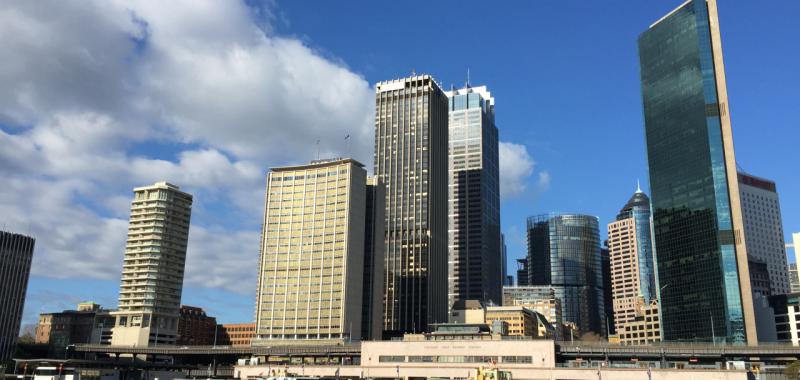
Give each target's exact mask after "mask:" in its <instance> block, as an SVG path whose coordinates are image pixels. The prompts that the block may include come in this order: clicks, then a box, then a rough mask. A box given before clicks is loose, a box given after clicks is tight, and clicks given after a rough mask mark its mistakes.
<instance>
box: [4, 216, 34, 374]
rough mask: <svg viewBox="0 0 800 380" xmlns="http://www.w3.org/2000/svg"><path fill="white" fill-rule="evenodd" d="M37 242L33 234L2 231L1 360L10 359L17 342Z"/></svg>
mask: <svg viewBox="0 0 800 380" xmlns="http://www.w3.org/2000/svg"><path fill="white" fill-rule="evenodd" d="M35 243H36V241H35V240H34V238H32V237H30V236H25V235H20V234H15V233H11V232H6V231H0V363H3V362H5V361H7V360H9V359H11V355H12V354H13V353H14V347H15V345H16V344H17V337H18V336H19V325H20V322H21V321H22V308H23V307H24V306H25V292H26V291H27V289H28V278H29V277H30V274H31V260H32V259H33V246H34V244H35Z"/></svg>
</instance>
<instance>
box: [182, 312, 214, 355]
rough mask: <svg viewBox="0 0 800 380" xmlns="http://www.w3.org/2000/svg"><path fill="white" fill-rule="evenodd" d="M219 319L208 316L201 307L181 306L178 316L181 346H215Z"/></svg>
mask: <svg viewBox="0 0 800 380" xmlns="http://www.w3.org/2000/svg"><path fill="white" fill-rule="evenodd" d="M216 329H217V319H216V318H214V317H209V316H208V315H206V312H205V310H203V309H202V308H199V307H194V306H186V305H181V308H180V314H179V316H178V338H177V340H176V342H175V344H177V345H179V346H210V345H212V344H214V331H215V330H216Z"/></svg>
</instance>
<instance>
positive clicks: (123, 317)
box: [111, 182, 192, 346]
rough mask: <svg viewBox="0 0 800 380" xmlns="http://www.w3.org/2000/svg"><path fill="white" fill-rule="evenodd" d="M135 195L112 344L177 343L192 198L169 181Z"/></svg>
mask: <svg viewBox="0 0 800 380" xmlns="http://www.w3.org/2000/svg"><path fill="white" fill-rule="evenodd" d="M133 192H134V198H133V202H132V204H131V220H130V223H129V225H128V240H127V243H126V245H125V258H124V263H123V267H122V279H121V283H120V291H119V308H118V310H117V311H116V312H114V313H113V315H114V316H115V318H116V323H115V326H114V332H113V336H112V339H111V344H113V345H115V346H152V345H162V344H175V339H176V336H177V330H178V314H179V309H180V306H181V292H182V290H183V271H184V267H185V263H186V245H187V243H188V240H189V220H190V219H191V214H192V195H191V194H188V193H185V192H183V191H180V189H179V188H178V186H175V185H173V184H171V183H167V182H157V183H155V184H153V185H152V186H145V187H138V188H135V189H133Z"/></svg>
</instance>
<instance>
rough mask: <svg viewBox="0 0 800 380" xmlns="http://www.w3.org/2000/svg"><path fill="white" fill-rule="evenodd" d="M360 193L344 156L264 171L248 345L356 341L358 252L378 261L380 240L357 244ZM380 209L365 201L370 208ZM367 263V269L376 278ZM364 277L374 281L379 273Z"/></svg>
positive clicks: (358, 171) (362, 182)
mask: <svg viewBox="0 0 800 380" xmlns="http://www.w3.org/2000/svg"><path fill="white" fill-rule="evenodd" d="M370 192H371V190H370ZM367 194H368V188H367V173H366V171H365V170H364V167H363V165H362V164H361V163H359V162H357V161H355V160H352V159H335V160H322V161H319V160H318V161H313V162H312V163H311V164H308V165H301V166H289V167H281V168H273V169H272V171H271V172H270V173H269V176H268V184H267V196H266V198H267V199H266V208H265V212H264V228H263V235H262V236H263V241H262V247H261V260H260V275H259V283H258V289H257V303H256V305H257V306H256V309H257V310H256V338H255V339H254V340H253V344H254V345H274V344H314V343H320V344H331V343H338V342H343V341H347V340H351V339H352V340H359V339H361V334H362V318H363V317H362V314H363V306H364V303H365V301H364V297H363V287H364V272H365V267H364V265H365V264H364V262H365V254H368V255H376V256H378V257H377V258H372V259H371V260H368V261H369V262H372V263H374V265H381V266H382V265H383V260H382V254H383V249H382V244H383V239H373V240H374V241H375V244H377V245H375V244H373V245H372V246H368V245H369V244H367V243H365V239H366V237H368V236H369V235H370V234H367V233H366V231H367V228H369V227H368V226H367V222H366V220H367V218H366V216H367V204H368V203H367V201H368V196H367ZM371 198H372V199H373V201H374V200H376V199H379V201H382V200H383V198H382V197H371ZM381 203H382V202H381ZM383 208H384V207H383V206H382V204H381V205H372V207H370V209H371V210H373V211H372V212H374V211H375V210H383ZM369 219H371V220H374V218H369ZM379 222H380V223H376V224H382V222H383V219H382V218H381V219H379ZM365 252H366V253H365ZM375 269H377V268H369V269H368V270H369V271H371V275H373V276H375V275H377V276H380V274H381V272H382V271H380V270H377V271H376V270H375ZM368 282H369V283H374V284H378V285H379V286H382V285H383V278H382V277H380V278H372V279H370V280H369V281H368ZM381 294H382V293H381ZM370 299H374V300H376V301H375V302H378V301H380V298H378V297H368V300H370ZM366 302H369V301H366ZM379 304H380V302H378V305H371V306H372V307H371V309H370V312H369V313H367V314H370V315H372V317H373V321H378V320H379V319H378V318H380V317H379V316H380V315H382V308H381V307H380V306H379ZM369 306H370V305H368V307H369ZM379 325H380V323H377V324H375V327H379Z"/></svg>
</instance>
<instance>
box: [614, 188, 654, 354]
mask: <svg viewBox="0 0 800 380" xmlns="http://www.w3.org/2000/svg"><path fill="white" fill-rule="evenodd" d="M650 239H651V231H650V199H649V198H648V197H647V195H645V194H644V192H642V190H641V189H639V188H637V189H636V192H635V193H634V194H633V196H631V198H630V199H629V200H628V202H627V203H626V204H625V206H624V207H623V208H622V209H621V210H620V212H619V214H618V215H617V218H616V221H614V222H612V223H609V224H608V250H609V258H610V265H611V296H612V308H613V311H614V327H615V330H616V331H617V335H619V337H620V340H621V341H622V343H641V341H642V340H645V341H655V340H660V339H661V334H660V333H658V332H656V333H654V332H652V331H650V330H652V326H654V325H656V326H657V325H659V323H658V321H653V317H652V316H651V314H652V313H653V310H655V313H656V319H657V317H658V315H657V314H658V302H657V297H656V294H657V293H656V282H655V274H654V272H655V270H654V258H653V245H652V243H651V240H650ZM643 329H649V330H648V331H643ZM641 333H643V334H641ZM626 337H628V338H630V337H635V338H636V339H634V340H632V339H627V340H626ZM639 338H643V339H639Z"/></svg>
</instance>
